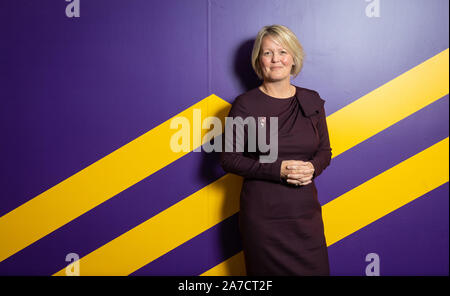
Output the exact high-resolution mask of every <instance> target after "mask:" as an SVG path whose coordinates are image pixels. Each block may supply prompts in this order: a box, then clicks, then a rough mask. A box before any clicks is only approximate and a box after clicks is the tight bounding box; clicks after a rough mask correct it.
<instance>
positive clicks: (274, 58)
mask: <svg viewBox="0 0 450 296" xmlns="http://www.w3.org/2000/svg"><path fill="white" fill-rule="evenodd" d="M279 59H280V57H279V56H278V54H277V53H274V54H273V55H272V62H278V60H279Z"/></svg>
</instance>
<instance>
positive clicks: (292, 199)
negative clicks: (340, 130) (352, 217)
mask: <svg viewBox="0 0 450 296" xmlns="http://www.w3.org/2000/svg"><path fill="white" fill-rule="evenodd" d="M324 103H325V101H324V100H322V99H321V98H320V96H319V94H318V93H317V92H316V91H314V90H310V89H306V88H301V87H298V86H296V94H295V95H294V96H293V97H291V98H286V99H279V98H274V97H271V96H269V95H267V94H265V93H263V92H262V91H261V90H260V89H259V88H254V89H252V90H250V91H248V92H246V93H244V94H241V95H239V96H238V97H237V98H236V99H235V101H234V103H233V105H232V108H231V110H230V113H229V115H228V117H231V118H236V117H242V118H243V119H245V118H247V117H253V118H255V121H256V123H257V124H258V125H259V124H261V125H266V132H267V135H266V139H267V142H266V143H269V141H270V140H271V139H270V134H269V131H270V124H271V120H270V117H277V118H278V155H277V156H278V157H277V159H276V160H275V161H273V162H271V163H264V162H262V161H260V155H261V154H268V152H265V153H262V152H261V151H260V150H259V149H258V148H257V149H256V151H255V150H253V149H252V150H251V152H249V149H248V145H247V144H248V143H247V142H245V143H246V145H245V149H244V151H243V152H237V151H236V149H234V150H233V151H232V152H226V151H224V152H222V153H221V166H222V168H223V169H224V170H225V171H226V172H229V173H234V174H237V175H240V176H242V177H244V182H243V185H242V190H241V196H240V212H239V230H240V234H241V239H242V245H243V251H244V258H245V266H246V270H247V275H328V274H329V263H328V252H327V245H326V241H325V236H324V228H323V220H322V209H321V205H320V204H319V201H318V198H317V189H316V186H315V184H314V179H315V178H317V177H318V176H319V175H320V174H321V173H322V171H323V170H324V169H325V168H326V167H327V166H328V165H329V164H330V160H331V147H330V141H329V136H328V128H327V123H326V115H325V109H324ZM244 137H245V140H248V128H247V126H246V128H245V133H244ZM232 141H233V143H232V145H233V147H234V148H236V139H234V140H232ZM263 151H264V150H263ZM283 160H303V161H310V162H311V163H312V164H313V166H314V169H315V172H314V175H313V179H312V182H311V183H310V184H307V185H303V186H298V187H297V186H293V185H290V184H288V183H287V182H285V180H282V179H281V178H280V171H281V162H282V161H283Z"/></svg>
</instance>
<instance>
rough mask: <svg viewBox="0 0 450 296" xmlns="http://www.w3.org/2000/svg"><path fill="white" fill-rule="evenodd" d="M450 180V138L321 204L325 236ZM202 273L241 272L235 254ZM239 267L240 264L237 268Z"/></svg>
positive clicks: (351, 228)
mask: <svg viewBox="0 0 450 296" xmlns="http://www.w3.org/2000/svg"><path fill="white" fill-rule="evenodd" d="M448 181H449V138H448V137H447V138H446V139H444V140H442V141H440V142H438V143H437V144H435V145H433V146H431V147H429V148H427V149H426V150H424V151H422V152H420V153H418V154H416V155H414V156H412V157H411V158H409V159H407V160H405V161H403V162H401V163H399V164H398V165H396V166H394V167H392V168H391V169H389V170H387V171H385V172H383V173H381V174H380V175H378V176H376V177H374V178H372V179H370V180H368V181H367V182H365V183H363V184H361V185H360V186H358V187H356V188H354V189H352V190H351V191H349V192H347V193H345V194H343V195H341V196H340V197H338V198H336V199H334V200H332V201H331V202H329V203H327V204H325V205H324V206H322V215H323V221H324V225H325V237H326V240H327V245H328V246H330V245H332V244H334V243H336V242H337V241H339V240H341V239H343V238H345V237H346V236H348V235H350V234H352V233H354V232H356V231H358V230H360V229H361V228H363V227H365V226H367V225H369V224H370V223H373V222H374V221H376V220H378V219H380V218H382V217H383V216H385V215H387V214H389V213H391V212H392V211H395V210H397V209H398V208H400V207H402V206H403V205H405V204H407V203H409V202H411V201H413V200H415V199H416V198H418V197H420V196H422V195H424V194H426V193H427V192H429V191H431V190H433V189H435V188H437V187H439V186H441V185H442V184H444V183H446V182H448ZM243 256H244V255H243V252H242V251H241V252H239V253H238V254H237V255H235V256H233V257H232V258H230V259H228V260H225V261H224V262H222V263H220V264H218V265H217V266H215V267H213V268H211V269H210V270H208V271H206V272H204V273H203V274H202V275H209V276H214V275H240V274H242V273H244V272H245V270H244V267H243V266H242V264H239V263H236V260H237V259H236V258H240V259H239V260H243ZM236 266H237V267H239V268H236Z"/></svg>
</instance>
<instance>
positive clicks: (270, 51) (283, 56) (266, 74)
mask: <svg viewBox="0 0 450 296" xmlns="http://www.w3.org/2000/svg"><path fill="white" fill-rule="evenodd" d="M261 51H262V52H261V54H260V65H261V70H262V74H263V78H264V80H268V81H272V82H273V81H281V80H284V79H288V80H289V78H290V75H291V69H292V65H293V63H294V60H293V58H292V55H290V54H289V53H288V51H287V50H286V49H285V48H284V47H282V46H281V44H279V43H277V42H276V41H275V40H273V39H272V38H271V37H270V36H265V37H264V38H263V40H262V44H261Z"/></svg>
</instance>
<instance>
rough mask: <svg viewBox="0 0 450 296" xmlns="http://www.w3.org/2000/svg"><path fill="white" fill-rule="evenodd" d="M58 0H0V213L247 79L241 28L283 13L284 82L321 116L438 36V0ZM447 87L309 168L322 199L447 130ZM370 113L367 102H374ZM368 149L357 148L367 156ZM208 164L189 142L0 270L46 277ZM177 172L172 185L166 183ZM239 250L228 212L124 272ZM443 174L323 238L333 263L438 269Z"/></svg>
mask: <svg viewBox="0 0 450 296" xmlns="http://www.w3.org/2000/svg"><path fill="white" fill-rule="evenodd" d="M66 5H67V2H65V1H64V0H58V1H55V0H40V1H29V0H3V1H1V2H0V32H1V41H0V65H1V67H0V82H1V85H0V97H1V106H2V107H1V108H0V122H1V124H0V129H1V130H0V132H1V145H0V152H1V154H2V156H3V158H2V166H1V167H2V170H1V178H0V182H1V183H0V186H1V188H2V192H1V193H0V216H2V215H4V214H6V213H8V212H9V211H11V210H13V209H15V208H16V207H17V206H19V205H21V204H23V203H24V202H26V201H28V200H30V199H32V198H33V197H35V196H37V195H38V194H40V193H42V192H43V191H45V190H47V189H48V188H50V187H52V186H54V185H56V184H58V183H59V182H61V181H63V180H65V179H66V178H68V177H70V176H71V175H73V174H74V173H76V172H78V171H80V170H82V169H83V168H85V167H86V166H88V165H90V164H92V163H93V162H95V161H97V160H98V159H100V158H102V157H104V156H106V155H108V154H109V153H111V152H113V151H114V150H116V149H117V148H119V147H121V146H123V145H125V144H126V143H128V142H130V141H132V140H133V139H135V138H137V137H139V136H140V135H142V134H144V133H145V132H147V131H149V130H151V129H152V128H154V127H156V126H157V125H159V124H160V123H162V122H164V121H166V120H167V119H169V118H171V117H172V116H174V115H176V114H177V113H179V112H181V111H183V110H184V109H186V108H188V107H189V106H191V105H193V104H195V103H196V102H198V101H200V100H202V99H203V98H205V97H206V96H208V95H209V94H211V93H215V94H216V95H218V96H219V97H221V98H223V99H224V100H227V101H228V102H230V103H231V102H232V101H233V100H234V98H235V97H236V96H237V95H238V94H240V93H242V92H244V91H246V90H248V89H250V88H252V87H255V86H257V85H258V83H259V82H258V80H257V78H256V75H255V74H253V72H252V69H251V65H250V61H249V58H250V51H251V47H252V42H253V41H252V40H253V38H254V37H255V35H256V33H257V32H258V30H259V29H260V28H261V27H262V26H264V25H268V24H275V23H278V24H284V25H286V26H288V27H289V28H291V29H292V30H293V31H294V33H296V34H297V36H298V37H299V39H300V42H301V43H302V45H303V47H304V49H305V52H306V58H305V63H304V67H303V70H302V72H301V73H300V75H299V76H298V77H297V78H296V79H295V80H293V83H294V84H296V85H298V86H302V87H306V88H311V89H315V90H316V91H318V92H319V93H320V95H321V97H322V98H323V99H324V100H326V104H325V108H326V113H327V114H328V115H330V114H332V113H333V112H335V111H337V110H339V109H340V108H342V107H344V106H346V105H347V104H349V103H351V102H352V101H354V100H357V99H358V98H360V97H361V96H363V95H365V94H366V93H368V92H370V91H372V90H374V89H375V88H377V87H379V86H381V85H383V84H384V83H386V82H388V81H390V80H392V79H393V78H395V77H397V76H398V75H400V74H402V73H404V72H405V71H407V70H409V69H411V68H412V67H414V66H416V65H418V64H420V63H421V62H423V61H425V60H426V59H428V58H431V57H432V56H434V55H436V54H438V53H439V52H441V51H442V50H444V49H446V48H448V44H449V39H448V33H449V32H448V31H449V13H448V8H449V7H448V6H449V2H448V1H447V0H433V1H426V0H421V1H419V0H418V1H410V0H396V1H386V0H380V5H381V6H380V8H381V11H380V12H381V17H380V18H368V17H367V16H366V15H365V8H366V5H368V3H367V2H365V1H364V0H346V1H338V0H296V1H295V0H292V1H274V0H267V1H258V0H244V1H243V0H227V1H225V0H224V1H213V0H210V1H208V0H190V1H183V0H179V1H174V0H170V1H148V0H133V1H125V0H89V1H86V0H81V17H80V18H72V19H70V18H67V17H66V15H65V7H66ZM448 105H449V102H448V95H447V96H444V97H443V98H441V99H439V100H438V101H436V102H434V103H433V104H431V105H429V106H427V107H425V108H423V109H422V110H420V111H418V112H416V113H414V114H413V115H411V116H409V117H407V118H405V119H404V120H402V121H400V122H399V123H397V124H395V125H393V126H391V127H389V128H388V129H386V130H384V131H382V132H381V133H379V134H377V135H375V136H374V137H372V138H370V139H368V140H366V141H364V142H363V143H361V144H360V145H357V146H356V147H354V148H352V149H350V150H348V151H346V152H345V153H343V154H341V155H339V156H338V157H336V158H334V159H333V160H332V162H331V165H330V167H328V168H327V170H325V171H324V172H323V174H322V175H321V176H320V177H319V178H318V179H317V182H316V185H317V187H318V191H319V198H320V201H321V203H322V204H325V203H326V202H328V201H330V200H332V199H334V198H336V197H338V196H339V195H341V194H343V193H345V192H346V191H348V190H350V189H351V188H354V187H355V186H358V185H359V184H361V183H363V182H365V181H367V180H368V179H370V178H372V177H374V176H375V175H377V174H379V173H381V172H383V171H384V170H387V169H389V168H390V167H392V166H394V165H396V164H398V163H399V162H401V161H403V160H405V159H407V158H408V157H411V156H412V155H414V154H416V153H418V152H420V151H422V150H423V149H426V148H427V147H429V146H431V145H433V144H435V143H436V142H438V141H440V140H442V139H444V138H446V137H448V134H449V129H448V123H449V114H448ZM380 116H382V114H380ZM367 155H370V157H367ZM223 174H224V172H223V171H222V170H221V169H220V167H219V164H218V161H217V155H215V154H206V153H189V154H188V155H186V156H184V157H183V158H181V159H179V160H177V161H176V162H174V163H172V164H171V165H169V166H167V167H165V168H163V169H162V170H160V171H158V172H157V173H155V174H154V175H152V176H150V177H149V178H147V179H144V180H142V181H141V182H139V183H138V184H136V185H135V186H133V187H130V188H128V189H127V190H125V191H123V192H122V193H120V194H118V195H117V196H115V197H114V198H112V199H110V200H108V201H106V202H105V203H103V204H101V205H100V206H98V207H96V208H94V209H93V210H91V211H89V212H87V213H85V214H84V215H82V216H80V217H79V218H77V219H75V220H73V221H71V222H70V223H68V224H66V225H65V226H63V227H61V228H60V229H58V230H56V231H54V232H53V233H51V234H50V235H48V236H46V237H44V238H42V239H41V240H39V241H37V242H36V243H34V244H32V245H30V246H29V247H27V248H25V249H24V250H22V251H20V252H18V253H16V254H15V255H13V256H11V257H10V258H8V259H6V260H4V261H2V262H0V274H3V275H6V274H15V275H25V274H26V275H29V274H35V275H50V274H53V273H54V272H56V271H58V270H60V269H61V268H63V267H64V266H65V265H66V264H67V263H66V262H65V261H64V259H65V255H66V254H67V253H69V252H76V253H78V254H79V255H80V256H84V255H86V254H88V253H90V252H92V251H93V250H95V249H96V248H98V247H100V246H101V245H103V244H105V243H107V242H109V241H111V240H112V239H114V238H115V237H117V236H119V235H121V234H122V233H124V232H125V231H127V230H129V229H131V228H133V227H134V226H136V225H138V224H139V223H141V222H143V221H145V220H147V219H149V218H150V217H152V216H153V215H155V214H157V213H158V212H160V211H162V210H164V209H166V208H167V207H169V206H171V205H173V204H174V203H176V202H178V201H180V200H181V199H182V198H183V197H185V196H188V195H189V194H192V193H193V192H195V191H197V190H199V189H200V188H202V187H204V186H206V185H208V184H209V183H211V182H213V181H214V180H216V179H217V178H219V177H221V176H222V175H223ZM173 179H177V180H180V181H179V182H177V183H176V185H174V184H173V183H172V181H171V180H173ZM240 249H241V246H240V241H239V237H238V233H237V217H236V215H234V216H232V217H230V218H229V219H226V220H225V221H223V222H222V223H220V224H218V225H217V226H215V227H213V228H211V229H209V230H208V231H206V232H204V233H202V234H201V235H199V236H197V237H195V238H194V239H192V240H190V241H188V242H187V243H185V244H183V245H181V246H179V247H178V248H176V249H174V250H173V251H171V252H169V253H167V254H165V255H164V256H162V257H160V258H158V259H157V260H155V261H153V262H151V263H150V264H148V265H146V266H144V267H143V268H141V269H140V270H138V271H136V272H135V273H134V274H136V275H179V274H182V275H196V274H201V273H203V272H204V271H206V270H208V269H209V268H211V267H213V266H215V265H217V264H218V263H220V262H222V261H223V260H225V259H227V258H229V257H231V256H232V255H234V254H236V253H237V252H239V251H240ZM448 251H449V211H448V183H446V184H444V185H443V186H440V187H439V188H436V189H435V190H433V191H431V192H429V193H428V194H426V195H424V196H422V197H420V198H419V199H417V200H415V201H413V202H411V203H409V204H407V205H405V206H404V207H402V208H400V209H398V210H397V211H394V212H393V213H391V214H389V215H387V216H386V217H383V218H382V219H380V220H378V221H376V222H374V223H372V224H370V225H368V226H367V227H365V228H363V229H361V230H360V231H358V232H356V233H354V234H352V235H351V236H349V237H347V238H345V239H343V240H341V241H339V242H337V243H336V244H334V245H332V246H330V247H329V252H330V263H331V272H332V274H333V275H364V270H365V266H366V265H367V263H366V262H365V260H364V258H365V255H366V254H368V253H371V252H375V253H378V254H379V255H380V259H381V260H380V261H381V274H382V275H448V273H449V267H448V262H449V257H448V253H449V252H448Z"/></svg>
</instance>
